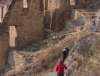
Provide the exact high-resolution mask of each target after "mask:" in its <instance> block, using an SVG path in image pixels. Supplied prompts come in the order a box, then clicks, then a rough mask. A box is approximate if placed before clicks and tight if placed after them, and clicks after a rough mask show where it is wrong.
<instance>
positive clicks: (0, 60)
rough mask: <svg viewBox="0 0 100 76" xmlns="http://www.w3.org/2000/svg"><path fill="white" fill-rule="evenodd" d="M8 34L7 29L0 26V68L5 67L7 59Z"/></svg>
mask: <svg viewBox="0 0 100 76" xmlns="http://www.w3.org/2000/svg"><path fill="white" fill-rule="evenodd" d="M8 40H9V36H8V33H7V29H6V28H5V27H2V26H0V70H1V69H3V68H4V67H5V64H6V61H7V50H8V47H9V41H8Z"/></svg>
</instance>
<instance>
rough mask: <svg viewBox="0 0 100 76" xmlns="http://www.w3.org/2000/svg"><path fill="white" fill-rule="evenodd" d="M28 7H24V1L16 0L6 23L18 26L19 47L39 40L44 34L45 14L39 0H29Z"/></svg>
mask: <svg viewBox="0 0 100 76" xmlns="http://www.w3.org/2000/svg"><path fill="white" fill-rule="evenodd" d="M28 6H29V7H28V8H27V9H26V8H25V9H24V8H23V1H22V0H16V1H14V2H13V3H12V5H11V8H10V9H9V12H8V17H7V18H6V19H5V23H6V24H7V25H8V26H12V25H13V26H16V30H17V34H18V37H17V39H16V46H17V47H24V46H26V45H28V44H31V43H32V42H33V41H36V40H39V39H41V38H42V35H43V15H42V14H41V11H40V8H39V0H30V1H28Z"/></svg>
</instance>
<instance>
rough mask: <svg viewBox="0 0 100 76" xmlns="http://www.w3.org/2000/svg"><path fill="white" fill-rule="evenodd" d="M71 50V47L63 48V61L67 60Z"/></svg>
mask: <svg viewBox="0 0 100 76" xmlns="http://www.w3.org/2000/svg"><path fill="white" fill-rule="evenodd" d="M69 51H70V50H69V48H64V49H63V50H62V58H63V62H64V61H65V59H66V57H67V56H68V54H69Z"/></svg>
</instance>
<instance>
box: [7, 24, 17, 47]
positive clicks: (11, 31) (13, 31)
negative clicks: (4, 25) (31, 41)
mask: <svg viewBox="0 0 100 76" xmlns="http://www.w3.org/2000/svg"><path fill="white" fill-rule="evenodd" d="M16 38H17V31H16V27H15V26H9V46H10V47H15V46H16V45H15V41H16Z"/></svg>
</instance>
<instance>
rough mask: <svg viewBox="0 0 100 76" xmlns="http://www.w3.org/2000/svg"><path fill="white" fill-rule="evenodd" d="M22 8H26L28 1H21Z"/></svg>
mask: <svg viewBox="0 0 100 76" xmlns="http://www.w3.org/2000/svg"><path fill="white" fill-rule="evenodd" d="M23 8H25V9H27V8H28V1H27V0H23Z"/></svg>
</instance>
